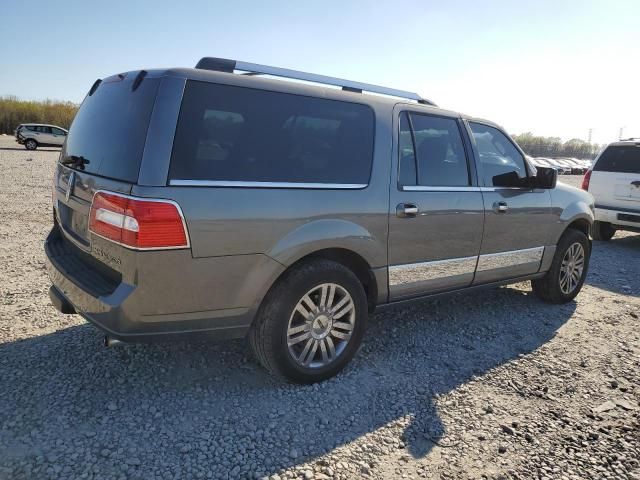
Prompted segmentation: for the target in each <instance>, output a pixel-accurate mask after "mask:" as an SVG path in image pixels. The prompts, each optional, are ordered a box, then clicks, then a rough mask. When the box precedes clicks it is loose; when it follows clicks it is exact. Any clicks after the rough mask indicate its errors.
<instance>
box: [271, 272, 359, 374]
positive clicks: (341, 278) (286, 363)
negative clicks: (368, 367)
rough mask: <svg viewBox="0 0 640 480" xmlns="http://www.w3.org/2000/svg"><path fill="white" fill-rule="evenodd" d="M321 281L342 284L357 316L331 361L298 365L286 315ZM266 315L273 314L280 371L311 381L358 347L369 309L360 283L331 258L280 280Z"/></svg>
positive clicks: (337, 365)
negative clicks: (291, 349)
mask: <svg viewBox="0 0 640 480" xmlns="http://www.w3.org/2000/svg"><path fill="white" fill-rule="evenodd" d="M323 283H335V284H337V285H340V286H341V287H343V288H344V289H345V290H347V292H349V295H351V298H352V299H353V302H354V306H355V310H356V320H355V326H354V329H353V333H352V336H351V339H350V341H349V343H348V344H347V347H346V349H345V350H344V351H343V352H342V354H341V355H340V356H339V357H338V358H337V359H336V360H335V361H334V362H332V363H330V364H329V365H327V366H326V367H321V368H313V369H311V368H304V367H302V366H300V365H298V364H297V363H296V362H295V361H294V360H293V358H291V355H290V353H289V348H288V346H287V328H288V325H289V318H290V316H291V313H292V312H293V309H294V308H295V306H296V304H297V303H298V301H299V300H300V299H301V298H302V297H303V296H304V295H305V294H306V293H307V292H308V291H309V290H311V289H312V288H314V287H317V286H318V285H320V284H323ZM271 307H275V308H271V309H270V310H271V311H270V312H269V315H273V317H272V322H273V325H272V326H273V328H272V329H271V331H270V332H269V335H271V344H272V346H273V356H274V360H275V362H276V364H277V366H278V368H279V370H281V373H282V374H283V375H284V376H285V377H287V378H289V379H291V380H293V381H296V382H301V383H314V382H318V381H321V380H324V379H327V378H330V377H333V376H334V375H336V374H337V373H338V372H339V371H340V370H342V369H343V368H344V366H345V365H347V363H349V361H350V360H351V359H352V358H353V356H354V355H355V354H356V352H357V351H358V349H359V347H360V344H361V342H362V337H363V336H364V332H365V330H366V323H367V316H368V309H367V299H366V295H365V292H364V288H363V287H362V284H361V283H360V281H359V280H358V278H357V277H356V276H355V274H353V273H352V272H351V271H350V270H348V269H347V268H345V267H343V266H342V265H340V264H338V263H335V262H331V261H321V262H313V263H310V264H308V265H304V266H301V268H299V269H296V270H295V271H294V272H292V274H291V275H289V276H288V277H287V278H285V279H284V280H283V282H282V283H281V284H280V285H279V288H277V289H276V290H275V291H274V292H273V296H272V299H271Z"/></svg>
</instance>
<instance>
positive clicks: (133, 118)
mask: <svg viewBox="0 0 640 480" xmlns="http://www.w3.org/2000/svg"><path fill="white" fill-rule="evenodd" d="M112 78H114V77H112ZM134 79H135V72H130V73H128V74H127V75H126V77H124V78H120V77H118V76H116V77H115V80H108V81H104V82H102V83H101V84H100V85H99V86H98V88H97V89H96V90H95V92H94V93H93V95H90V96H89V95H88V96H87V97H86V98H85V99H84V102H82V105H81V106H80V109H79V110H78V113H77V114H76V116H75V118H74V120H73V123H72V124H71V128H70V129H69V133H68V135H67V140H66V144H65V147H64V148H63V151H62V153H61V156H60V159H61V162H62V163H63V164H65V165H67V166H69V167H71V168H74V169H77V170H81V171H84V172H87V173H92V174H95V175H100V176H103V177H108V178H112V179H115V180H120V181H124V182H129V183H135V182H137V180H138V174H139V171H140V163H141V162H142V153H143V151H144V144H145V141H146V138H147V129H148V127H149V119H150V118H151V111H152V109H153V105H154V103H155V98H156V92H157V90H158V84H159V82H160V80H159V79H157V78H145V79H144V80H143V81H142V83H140V85H139V86H138V87H137V88H136V89H135V90H133V88H132V86H133V81H134Z"/></svg>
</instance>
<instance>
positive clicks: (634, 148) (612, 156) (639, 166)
mask: <svg viewBox="0 0 640 480" xmlns="http://www.w3.org/2000/svg"><path fill="white" fill-rule="evenodd" d="M593 170H594V171H595V172H616V173H640V145H612V146H610V147H607V149H606V150H605V151H604V152H602V155H600V158H599V159H598V161H597V162H596V164H595V165H594V167H593Z"/></svg>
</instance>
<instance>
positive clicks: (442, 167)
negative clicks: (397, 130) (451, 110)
mask: <svg viewBox="0 0 640 480" xmlns="http://www.w3.org/2000/svg"><path fill="white" fill-rule="evenodd" d="M411 125H412V127H413V138H414V143H415V150H416V159H417V163H416V174H417V177H418V185H425V186H445V187H451V186H467V185H469V171H468V169H467V159H466V156H465V153H464V147H463V145H462V137H461V136H460V129H459V128H458V122H457V121H456V120H455V119H452V118H442V117H432V116H428V115H419V114H415V113H412V114H411Z"/></svg>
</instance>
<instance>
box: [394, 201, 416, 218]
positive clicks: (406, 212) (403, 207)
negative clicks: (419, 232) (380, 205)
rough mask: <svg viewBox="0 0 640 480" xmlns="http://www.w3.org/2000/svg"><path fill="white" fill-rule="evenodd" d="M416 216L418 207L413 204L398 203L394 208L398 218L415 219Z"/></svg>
mask: <svg viewBox="0 0 640 480" xmlns="http://www.w3.org/2000/svg"><path fill="white" fill-rule="evenodd" d="M417 214H418V207H417V206H416V205H415V204H413V203H400V204H399V205H398V206H397V207H396V215H397V216H398V217H400V218H410V217H415V216H416V215H417Z"/></svg>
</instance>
